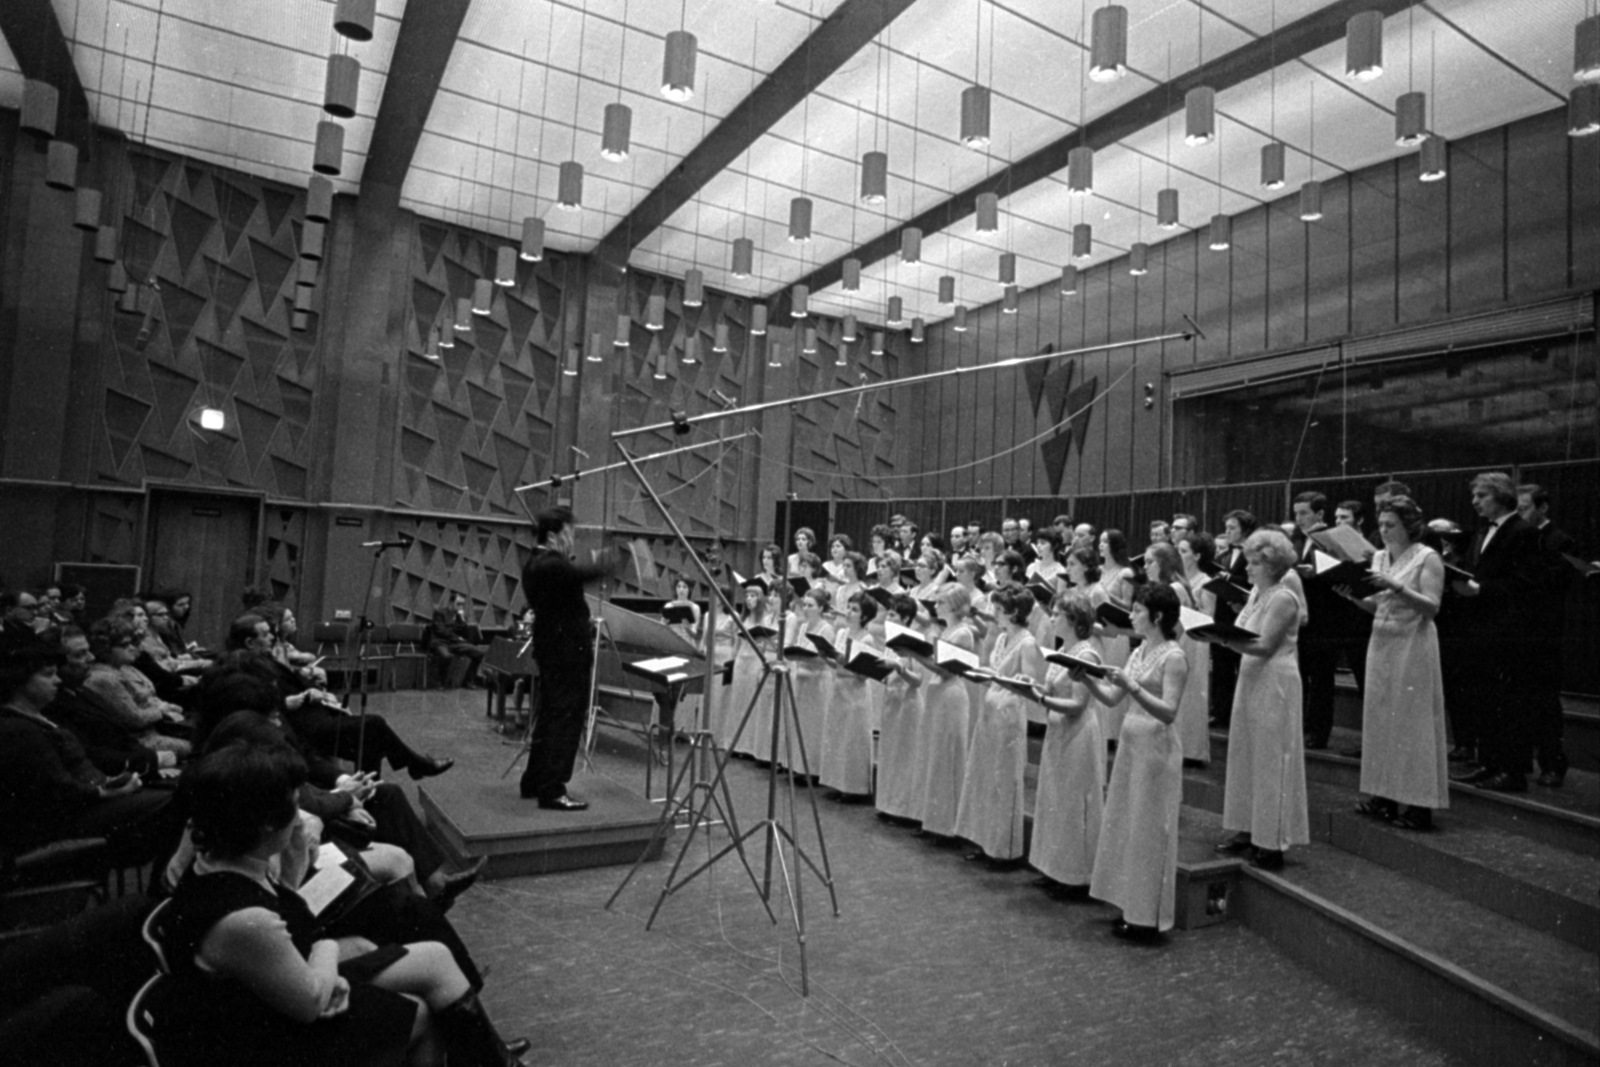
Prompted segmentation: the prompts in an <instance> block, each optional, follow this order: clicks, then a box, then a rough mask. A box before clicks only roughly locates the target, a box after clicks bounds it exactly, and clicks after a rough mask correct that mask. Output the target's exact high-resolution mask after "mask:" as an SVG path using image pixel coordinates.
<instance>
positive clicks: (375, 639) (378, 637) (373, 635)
mask: <svg viewBox="0 0 1600 1067" xmlns="http://www.w3.org/2000/svg"><path fill="white" fill-rule="evenodd" d="M390 633H391V631H390V628H389V627H387V626H384V625H381V624H380V625H377V626H374V627H373V628H372V629H370V630H368V631H367V632H366V643H367V647H368V648H371V647H374V646H376V645H386V644H388V643H389V641H390V639H391V638H390Z"/></svg>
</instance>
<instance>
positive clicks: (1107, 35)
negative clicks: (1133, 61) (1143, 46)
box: [1089, 4, 1128, 82]
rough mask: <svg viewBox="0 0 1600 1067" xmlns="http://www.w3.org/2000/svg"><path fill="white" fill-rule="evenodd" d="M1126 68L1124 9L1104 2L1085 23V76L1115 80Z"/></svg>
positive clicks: (1126, 21) (1126, 11)
mask: <svg viewBox="0 0 1600 1067" xmlns="http://www.w3.org/2000/svg"><path fill="white" fill-rule="evenodd" d="M1127 71H1128V9H1127V8H1125V7H1123V6H1122V5H1120V4H1107V5H1106V6H1105V7H1102V8H1100V9H1099V10H1097V11H1096V12H1095V13H1094V21H1093V22H1091V23H1090V26H1089V77H1090V78H1091V79H1092V80H1094V81H1097V82H1109V81H1116V80H1117V79H1118V78H1120V77H1122V76H1123V75H1124V74H1126V73H1127Z"/></svg>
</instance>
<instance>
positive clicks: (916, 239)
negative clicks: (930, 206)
mask: <svg viewBox="0 0 1600 1067" xmlns="http://www.w3.org/2000/svg"><path fill="white" fill-rule="evenodd" d="M900 262H902V263H921V262H922V231H921V230H920V229H918V228H917V227H915V226H907V227H906V228H905V229H903V230H901V231H900Z"/></svg>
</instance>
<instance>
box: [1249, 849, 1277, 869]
mask: <svg viewBox="0 0 1600 1067" xmlns="http://www.w3.org/2000/svg"><path fill="white" fill-rule="evenodd" d="M1250 866H1252V867H1257V868H1259V869H1261V870H1263V871H1280V870H1282V869H1283V852H1282V851H1281V850H1279V849H1272V848H1258V849H1256V854H1255V855H1254V856H1251V857H1250Z"/></svg>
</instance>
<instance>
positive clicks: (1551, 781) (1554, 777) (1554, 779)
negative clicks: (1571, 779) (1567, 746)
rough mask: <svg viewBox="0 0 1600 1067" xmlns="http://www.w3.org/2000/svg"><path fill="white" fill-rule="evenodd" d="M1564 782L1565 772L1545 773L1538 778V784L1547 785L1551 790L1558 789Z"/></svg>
mask: <svg viewBox="0 0 1600 1067" xmlns="http://www.w3.org/2000/svg"><path fill="white" fill-rule="evenodd" d="M1566 780H1567V772H1566V771H1545V772H1544V773H1543V774H1541V775H1540V776H1539V784H1540V785H1547V786H1549V787H1550V788H1552V789H1560V788H1561V784H1562V783H1563V782H1565V781H1566Z"/></svg>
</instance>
